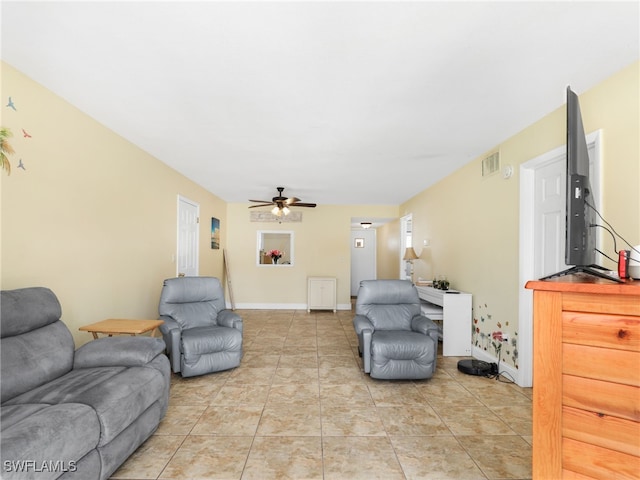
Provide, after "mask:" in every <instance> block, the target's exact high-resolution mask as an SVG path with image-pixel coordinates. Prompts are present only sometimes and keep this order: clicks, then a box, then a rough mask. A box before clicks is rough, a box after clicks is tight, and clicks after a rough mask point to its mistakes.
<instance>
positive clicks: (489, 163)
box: [482, 152, 500, 177]
mask: <svg viewBox="0 0 640 480" xmlns="http://www.w3.org/2000/svg"><path fill="white" fill-rule="evenodd" d="M499 171H500V152H495V153H492V154H491V155H489V156H488V157H486V158H485V159H483V160H482V176H483V177H488V176H489V175H493V174H494V173H496V172H499Z"/></svg>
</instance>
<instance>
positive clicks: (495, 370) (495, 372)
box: [485, 348, 516, 383]
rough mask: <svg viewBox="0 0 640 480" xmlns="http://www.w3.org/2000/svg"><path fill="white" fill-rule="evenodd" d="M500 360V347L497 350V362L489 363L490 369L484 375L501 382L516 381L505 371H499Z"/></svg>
mask: <svg viewBox="0 0 640 480" xmlns="http://www.w3.org/2000/svg"><path fill="white" fill-rule="evenodd" d="M501 361H502V348H500V349H499V350H498V364H497V365H496V364H495V363H492V364H490V365H491V371H490V372H489V373H488V374H486V375H485V377H486V378H490V379H492V380H497V381H499V382H502V383H516V381H515V379H514V378H513V377H512V376H511V375H509V374H508V373H506V372H502V373H500V362H501ZM502 377H504V378H505V380H502Z"/></svg>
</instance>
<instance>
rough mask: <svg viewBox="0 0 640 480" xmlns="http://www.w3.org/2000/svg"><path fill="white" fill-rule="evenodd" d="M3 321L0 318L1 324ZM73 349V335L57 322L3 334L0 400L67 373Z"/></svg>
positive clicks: (0, 357)
mask: <svg viewBox="0 0 640 480" xmlns="http://www.w3.org/2000/svg"><path fill="white" fill-rule="evenodd" d="M2 298H3V299H4V296H3V297H2ZM3 311H4V310H3ZM4 322H5V318H4V317H3V319H2V325H3V327H4ZM73 349H74V343H73V337H72V336H71V333H70V332H69V329H67V327H66V326H65V325H64V323H62V322H61V321H56V322H55V323H52V324H49V325H46V326H44V327H41V328H37V329H35V330H32V331H29V332H26V333H23V334H22V335H17V336H13V337H4V338H3V339H2V348H1V349H0V372H1V373H0V375H1V378H2V382H1V383H0V392H1V393H0V398H1V401H2V403H4V402H5V401H7V400H8V399H10V398H13V397H16V396H18V395H20V394H22V393H24V392H28V391H29V390H31V389H33V388H37V387H39V386H41V385H43V384H46V383H48V382H50V381H51V380H54V379H56V378H58V377H60V376H62V375H64V374H66V373H67V372H69V371H70V370H71V368H72V366H73Z"/></svg>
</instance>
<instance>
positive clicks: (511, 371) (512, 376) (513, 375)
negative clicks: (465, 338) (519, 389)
mask: <svg viewBox="0 0 640 480" xmlns="http://www.w3.org/2000/svg"><path fill="white" fill-rule="evenodd" d="M471 356H472V357H473V358H476V359H478V360H482V361H483V362H487V363H496V364H497V363H498V359H497V357H494V356H493V355H491V354H490V353H488V352H487V351H486V350H483V349H482V348H478V347H475V346H472V347H471ZM498 371H499V372H500V373H501V374H504V376H505V377H507V378H508V379H509V380H513V381H514V382H516V383H518V381H519V380H520V373H519V372H518V370H517V369H516V368H514V367H512V366H511V365H507V364H505V363H500V365H499V366H498Z"/></svg>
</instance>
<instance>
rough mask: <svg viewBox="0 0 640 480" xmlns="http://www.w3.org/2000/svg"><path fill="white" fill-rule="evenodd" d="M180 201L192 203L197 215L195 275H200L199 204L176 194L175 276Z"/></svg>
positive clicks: (178, 272)
mask: <svg viewBox="0 0 640 480" xmlns="http://www.w3.org/2000/svg"><path fill="white" fill-rule="evenodd" d="M182 203H188V204H189V205H193V206H194V207H196V215H197V217H198V229H197V232H196V251H195V252H194V253H195V257H196V265H195V266H196V275H200V227H199V219H200V204H199V203H198V202H194V201H193V200H191V199H189V198H187V197H184V196H182V195H180V194H178V198H177V210H176V214H177V218H176V276H178V275H180V208H181V204H182Z"/></svg>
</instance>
